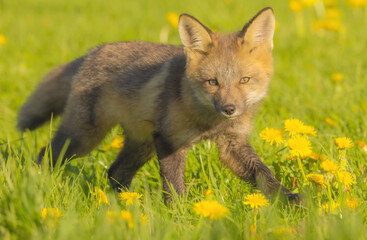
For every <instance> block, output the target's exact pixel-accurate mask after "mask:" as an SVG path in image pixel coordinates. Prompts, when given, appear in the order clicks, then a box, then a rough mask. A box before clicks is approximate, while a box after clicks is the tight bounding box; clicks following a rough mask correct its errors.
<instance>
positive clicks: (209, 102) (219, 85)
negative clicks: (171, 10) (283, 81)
mask: <svg viewBox="0 0 367 240" xmlns="http://www.w3.org/2000/svg"><path fill="white" fill-rule="evenodd" d="M274 27H275V17H274V13H273V10H272V9H271V8H265V9H263V10H261V11H260V12H259V13H258V14H257V15H256V16H255V17H254V18H253V19H252V20H251V21H250V22H249V23H247V24H246V25H245V26H244V27H243V29H242V30H241V31H239V32H236V33H232V34H219V33H214V32H212V31H211V30H210V29H209V28H207V27H205V26H204V25H203V24H201V23H200V22H199V21H198V20H196V19H195V18H193V17H192V16H190V15H187V14H182V15H181V16H180V20H179V24H178V30H179V34H180V38H181V41H182V43H183V45H184V50H185V54H186V57H187V65H186V76H187V77H188V79H189V80H190V81H191V85H192V86H193V91H194V92H195V96H196V97H197V98H198V99H199V101H200V103H201V104H204V105H206V106H207V107H209V108H212V109H213V110H215V111H216V112H217V113H218V114H220V115H222V116H224V117H228V118H236V117H238V116H240V115H242V114H244V113H245V112H246V110H247V109H249V108H250V107H251V106H253V105H255V104H257V103H258V102H260V100H261V99H262V98H263V97H264V96H265V94H266V92H267V89H268V85H269V82H270V79H271V77H272V74H273V63H272V61H273V60H272V49H273V35H274Z"/></svg>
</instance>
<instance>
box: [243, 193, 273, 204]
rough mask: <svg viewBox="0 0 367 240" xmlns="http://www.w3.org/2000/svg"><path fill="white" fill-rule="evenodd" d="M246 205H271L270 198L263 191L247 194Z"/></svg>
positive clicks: (244, 202)
mask: <svg viewBox="0 0 367 240" xmlns="http://www.w3.org/2000/svg"><path fill="white" fill-rule="evenodd" d="M242 203H243V204H244V205H250V207H251V208H258V207H265V206H268V205H269V202H268V200H267V199H266V198H265V196H264V195H262V194H261V193H254V194H249V195H247V196H245V201H243V202H242Z"/></svg>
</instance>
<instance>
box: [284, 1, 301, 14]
mask: <svg viewBox="0 0 367 240" xmlns="http://www.w3.org/2000/svg"><path fill="white" fill-rule="evenodd" d="M288 6H289V8H290V9H291V10H292V12H295V13H298V12H300V11H302V10H303V8H304V6H303V4H302V2H301V1H300V0H290V1H289V3H288Z"/></svg>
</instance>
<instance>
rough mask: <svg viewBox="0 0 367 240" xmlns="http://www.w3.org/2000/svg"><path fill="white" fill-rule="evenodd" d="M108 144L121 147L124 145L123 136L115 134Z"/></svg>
mask: <svg viewBox="0 0 367 240" xmlns="http://www.w3.org/2000/svg"><path fill="white" fill-rule="evenodd" d="M110 145H111V147H113V148H116V149H121V148H122V147H123V146H124V138H123V137H121V136H115V137H114V138H113V140H112V142H111V144H110Z"/></svg>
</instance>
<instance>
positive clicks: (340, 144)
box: [335, 137, 353, 149]
mask: <svg viewBox="0 0 367 240" xmlns="http://www.w3.org/2000/svg"><path fill="white" fill-rule="evenodd" d="M335 144H336V146H337V148H338V149H346V148H351V147H353V143H352V140H350V139H349V138H347V137H339V138H335Z"/></svg>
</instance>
